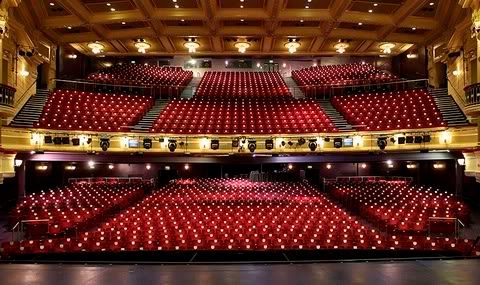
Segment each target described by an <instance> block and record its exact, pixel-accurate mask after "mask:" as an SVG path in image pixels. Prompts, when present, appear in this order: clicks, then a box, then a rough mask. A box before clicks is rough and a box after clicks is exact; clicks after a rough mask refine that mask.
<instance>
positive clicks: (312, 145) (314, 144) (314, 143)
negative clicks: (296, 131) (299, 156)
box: [308, 139, 317, 151]
mask: <svg viewBox="0 0 480 285" xmlns="http://www.w3.org/2000/svg"><path fill="white" fill-rule="evenodd" d="M308 148H309V149H310V150H311V151H315V150H316V149H317V139H311V140H308Z"/></svg>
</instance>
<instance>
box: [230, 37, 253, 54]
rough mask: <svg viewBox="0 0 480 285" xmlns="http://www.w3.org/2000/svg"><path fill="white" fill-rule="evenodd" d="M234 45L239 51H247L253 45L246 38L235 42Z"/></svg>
mask: <svg viewBox="0 0 480 285" xmlns="http://www.w3.org/2000/svg"><path fill="white" fill-rule="evenodd" d="M233 46H234V47H235V48H237V49H238V52H239V53H245V52H246V51H247V49H248V48H249V47H250V46H251V45H250V43H248V42H247V41H246V40H242V41H239V42H236V43H234V44H233Z"/></svg>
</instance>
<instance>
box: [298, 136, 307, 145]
mask: <svg viewBox="0 0 480 285" xmlns="http://www.w3.org/2000/svg"><path fill="white" fill-rule="evenodd" d="M305 142H306V141H305V139H304V138H299V139H298V145H304V144H305Z"/></svg>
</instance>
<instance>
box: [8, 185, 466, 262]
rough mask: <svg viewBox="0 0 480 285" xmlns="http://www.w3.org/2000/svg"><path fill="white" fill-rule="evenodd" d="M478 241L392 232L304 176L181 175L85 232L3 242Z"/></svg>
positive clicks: (455, 248)
mask: <svg viewBox="0 0 480 285" xmlns="http://www.w3.org/2000/svg"><path fill="white" fill-rule="evenodd" d="M471 247H472V241H470V240H457V239H450V238H441V239H435V238H430V237H416V236H391V237H386V236H384V235H383V234H381V233H379V232H378V231H376V230H374V229H372V228H370V227H369V226H367V225H365V224H363V223H362V222H360V221H358V220H357V219H355V218H354V217H353V216H351V215H350V214H348V213H347V212H345V211H344V210H343V209H342V208H340V207H338V206H337V205H336V204H334V203H332V202H331V201H330V200H329V199H327V198H326V197H325V196H324V195H323V194H321V193H320V192H318V191H317V190H316V189H314V188H313V187H311V186H309V185H308V184H305V183H294V182H250V181H247V180H237V179H188V180H177V181H174V182H171V183H169V184H168V185H166V186H164V187H163V188H161V189H159V190H158V191H155V192H154V193H153V194H151V195H150V196H147V197H146V198H145V199H143V200H142V201H141V202H138V203H137V204H136V205H134V206H132V207H130V208H128V209H126V210H124V211H122V212H120V213H118V214H117V215H115V216H114V217H112V218H110V219H108V220H107V221H105V222H103V223H102V224H101V225H99V226H98V227H97V228H95V229H92V230H89V231H86V232H82V233H80V235H79V236H78V238H75V239H74V238H61V239H47V240H24V241H20V242H11V243H4V244H3V245H2V251H3V254H4V255H8V256H14V255H17V254H41V253H51V252H54V253H60V252H101V251H106V252H118V251H142V250H148V251H159V250H162V251H174V250H275V249H297V250H298V249H382V250H383V249H392V250H396V249H404V250H405V249H407V250H410V249H411V250H442V251H443V250H447V251H451V252H456V253H458V254H468V253H469V252H470V251H471Z"/></svg>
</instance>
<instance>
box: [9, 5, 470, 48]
mask: <svg viewBox="0 0 480 285" xmlns="http://www.w3.org/2000/svg"><path fill="white" fill-rule="evenodd" d="M16 13H19V16H20V17H21V18H24V19H25V21H26V22H27V28H32V29H34V30H37V31H39V32H41V33H43V34H44V35H45V36H47V37H48V38H49V39H51V40H52V41H54V42H56V43H58V44H64V45H71V46H72V47H73V48H75V49H76V50H78V51H79V52H81V53H85V54H91V53H92V49H91V47H89V44H90V46H91V43H93V42H97V41H98V43H99V44H100V46H101V47H103V48H102V49H101V53H100V54H106V55H120V54H132V55H133V54H139V52H138V46H136V45H135V43H136V41H138V40H139V39H141V40H142V41H144V42H146V43H148V46H149V48H147V49H146V52H147V53H148V54H154V55H174V54H188V48H186V47H185V42H186V41H189V40H190V41H195V42H196V43H198V45H195V46H196V47H197V48H196V54H198V55H212V56H215V55H236V54H238V53H239V52H238V47H236V46H235V43H236V42H238V41H246V42H248V43H249V47H248V48H247V50H246V53H245V54H246V55H277V56H282V55H288V54H289V50H288V48H287V47H286V46H285V44H286V43H287V42H289V39H295V41H298V43H299V44H300V45H299V46H298V47H297V49H296V52H295V55H331V54H336V53H337V50H338V45H336V44H338V43H339V42H345V43H347V45H346V46H347V48H346V49H345V54H359V55H377V54H380V53H382V50H381V48H380V46H381V45H382V44H385V43H393V44H395V46H394V47H393V48H392V49H391V52H392V54H396V53H401V52H403V51H405V50H407V49H409V48H411V47H412V46H414V45H423V44H425V43H428V42H431V41H432V40H434V39H435V38H437V37H439V36H440V35H441V34H442V33H443V32H444V31H445V30H448V29H451V28H452V27H454V26H455V24H457V23H458V22H460V21H461V20H462V19H463V18H464V17H465V14H466V11H465V10H464V9H462V8H461V6H460V5H458V3H457V1H454V0H378V1H374V0H109V1H106V0H23V1H22V2H21V4H20V6H19V8H18V9H17V11H16Z"/></svg>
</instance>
